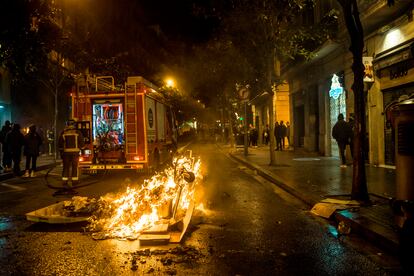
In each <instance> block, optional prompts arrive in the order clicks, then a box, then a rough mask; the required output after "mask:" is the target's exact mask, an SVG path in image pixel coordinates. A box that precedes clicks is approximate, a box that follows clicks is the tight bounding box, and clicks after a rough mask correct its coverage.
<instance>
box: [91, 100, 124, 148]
mask: <svg viewBox="0 0 414 276" xmlns="http://www.w3.org/2000/svg"><path fill="white" fill-rule="evenodd" d="M92 110H93V123H92V133H93V143H94V145H96V146H97V147H98V149H101V150H114V149H118V148H120V146H121V145H123V144H124V143H125V142H124V141H125V140H124V113H123V106H122V104H121V103H107V102H106V103H94V104H93V109H92Z"/></svg>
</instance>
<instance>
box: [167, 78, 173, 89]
mask: <svg viewBox="0 0 414 276" xmlns="http://www.w3.org/2000/svg"><path fill="white" fill-rule="evenodd" d="M165 84H166V86H167V87H174V86H175V82H174V80H173V79H171V78H168V79H166V80H165Z"/></svg>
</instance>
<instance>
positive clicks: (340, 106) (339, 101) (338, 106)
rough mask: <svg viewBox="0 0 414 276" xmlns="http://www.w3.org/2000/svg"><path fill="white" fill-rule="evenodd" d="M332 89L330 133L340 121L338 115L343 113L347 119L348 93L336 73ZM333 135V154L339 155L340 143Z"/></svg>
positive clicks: (330, 92) (330, 97)
mask: <svg viewBox="0 0 414 276" xmlns="http://www.w3.org/2000/svg"><path fill="white" fill-rule="evenodd" d="M331 81H332V84H331V89H330V90H329V110H330V126H331V129H330V133H331V132H332V128H333V126H334V125H335V124H336V122H337V121H338V115H339V114H343V115H344V118H345V120H346V94H345V90H344V88H343V87H342V85H341V83H340V82H339V77H338V76H337V75H336V74H333V76H332V79H331ZM330 137H331V155H332V156H335V157H339V150H338V144H337V143H336V141H335V139H334V138H333V137H332V135H330Z"/></svg>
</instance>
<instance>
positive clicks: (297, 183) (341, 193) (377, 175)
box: [221, 146, 399, 254]
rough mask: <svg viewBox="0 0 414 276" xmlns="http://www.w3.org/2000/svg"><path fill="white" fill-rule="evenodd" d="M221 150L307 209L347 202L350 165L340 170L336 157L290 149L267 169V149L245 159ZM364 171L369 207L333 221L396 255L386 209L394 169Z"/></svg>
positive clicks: (235, 151) (392, 191)
mask: <svg viewBox="0 0 414 276" xmlns="http://www.w3.org/2000/svg"><path fill="white" fill-rule="evenodd" d="M221 148H222V149H224V150H226V151H228V152H230V154H231V156H233V157H234V158H236V159H237V160H238V161H240V162H242V163H243V164H245V165H246V166H249V167H250V168H252V169H255V170H257V171H258V172H259V174H261V175H263V176H264V177H265V178H267V179H268V180H269V181H272V182H273V183H276V184H278V185H279V186H280V187H282V188H283V189H285V190H287V191H288V192H290V193H291V194H293V195H295V196H296V197H298V198H300V199H301V200H303V201H304V202H305V203H306V204H308V205H309V208H311V207H312V206H313V205H314V204H316V203H318V202H320V201H321V200H323V199H325V198H328V197H330V198H332V197H333V198H340V199H350V194H351V189H352V165H348V167H347V168H340V167H339V166H340V160H339V159H338V158H336V157H323V156H318V155H316V154H314V153H308V152H300V151H292V150H284V151H276V165H275V166H270V165H269V163H270V157H269V148H268V147H265V146H262V147H258V148H249V154H248V156H244V154H243V148H237V149H230V148H229V146H221ZM365 168H366V175H367V185H368V192H369V193H370V200H371V202H372V204H371V205H368V206H362V207H361V208H358V209H357V210H356V211H341V212H337V213H336V218H337V219H338V220H343V221H345V222H346V223H349V224H351V225H352V227H353V230H355V231H357V232H358V233H359V234H361V235H362V236H364V237H365V238H367V239H369V240H371V241H372V242H375V243H378V244H380V245H382V246H383V247H384V249H386V250H389V251H390V252H392V253H394V254H396V253H397V251H398V246H399V245H398V230H399V229H398V227H397V225H396V223H395V221H394V215H393V213H392V209H391V207H390V199H391V198H393V197H395V170H394V169H388V168H382V167H374V166H368V165H367V166H366V167H365Z"/></svg>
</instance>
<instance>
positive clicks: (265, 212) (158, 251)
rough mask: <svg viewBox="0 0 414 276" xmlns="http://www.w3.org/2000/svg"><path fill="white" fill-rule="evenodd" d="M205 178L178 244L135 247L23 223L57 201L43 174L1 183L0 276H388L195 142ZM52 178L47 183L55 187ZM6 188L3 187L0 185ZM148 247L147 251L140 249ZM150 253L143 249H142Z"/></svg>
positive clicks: (108, 185)
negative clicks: (26, 214) (199, 207)
mask: <svg viewBox="0 0 414 276" xmlns="http://www.w3.org/2000/svg"><path fill="white" fill-rule="evenodd" d="M192 149H193V150H194V153H195V154H196V155H200V157H201V160H202V164H203V167H202V168H203V174H204V181H203V183H202V185H200V186H199V187H197V194H196V198H197V205H198V204H199V203H202V204H203V206H204V207H205V208H204V209H202V210H201V209H200V210H196V211H195V213H194V216H193V218H192V222H191V225H190V227H189V229H188V231H187V233H186V236H185V237H184V241H183V242H182V244H181V245H159V246H154V245H152V246H142V245H140V244H139V242H138V241H122V240H115V239H107V240H99V241H95V240H93V239H92V238H91V235H90V233H84V231H83V227H84V226H85V225H84V224H74V225H50V224H42V223H32V222H29V221H26V219H25V216H24V214H25V213H26V212H29V211H32V210H34V209H38V208H41V207H45V206H47V205H50V204H52V203H55V202H57V201H60V200H62V198H57V197H53V196H52V194H53V192H54V191H53V190H51V189H49V188H48V187H47V186H46V181H45V178H44V177H37V178H34V179H11V180H8V181H4V182H3V183H1V185H0V269H1V272H0V274H1V275H142V274H148V275H150V274H151V275H152V274H154V275H166V274H168V275H175V274H177V275H388V274H389V273H390V272H389V270H386V269H384V268H382V266H381V265H379V264H377V262H375V261H373V258H370V257H368V256H367V255H366V254H364V253H361V251H360V250H356V249H354V247H352V246H350V245H349V243H347V242H344V241H343V240H341V239H340V238H338V237H336V236H335V235H333V234H332V233H333V232H335V231H333V230H332V229H331V228H330V227H329V225H326V224H323V223H321V222H320V221H319V220H318V219H315V218H314V217H313V216H311V215H310V214H309V212H308V210H307V208H306V207H305V206H304V205H302V204H301V203H300V202H298V201H296V200H294V199H292V198H291V197H289V196H288V195H286V194H285V193H283V192H281V191H280V190H278V189H277V188H276V187H275V186H274V185H273V184H271V183H268V182H266V181H264V180H262V179H260V178H259V177H257V176H255V175H254V173H252V172H249V171H248V170H247V169H246V168H244V167H242V166H240V165H238V164H237V163H235V162H233V161H232V160H230V159H229V158H228V157H227V156H225V155H224V154H221V153H220V152H219V150H218V149H217V148H216V146H215V145H207V144H198V145H193V146H192ZM56 174H58V171H52V172H51V174H50V175H49V177H48V178H47V179H48V182H49V184H51V185H56V186H57V185H58V183H59V182H58V176H57V175H56ZM142 180H143V176H137V175H135V174H128V175H127V174H123V173H120V172H119V173H110V174H106V175H98V176H86V177H84V178H83V179H82V183H84V184H90V185H87V186H85V187H82V188H79V189H78V191H79V195H82V196H88V197H99V196H100V195H104V194H106V193H108V192H115V191H123V190H124V189H125V187H126V186H127V185H128V184H130V183H140V182H142ZM3 184H6V185H3ZM146 249H147V250H146ZM148 249H149V250H148Z"/></svg>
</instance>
